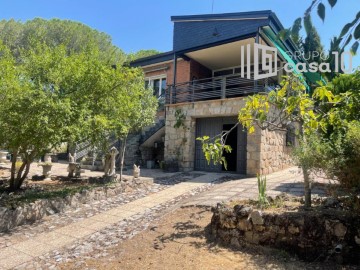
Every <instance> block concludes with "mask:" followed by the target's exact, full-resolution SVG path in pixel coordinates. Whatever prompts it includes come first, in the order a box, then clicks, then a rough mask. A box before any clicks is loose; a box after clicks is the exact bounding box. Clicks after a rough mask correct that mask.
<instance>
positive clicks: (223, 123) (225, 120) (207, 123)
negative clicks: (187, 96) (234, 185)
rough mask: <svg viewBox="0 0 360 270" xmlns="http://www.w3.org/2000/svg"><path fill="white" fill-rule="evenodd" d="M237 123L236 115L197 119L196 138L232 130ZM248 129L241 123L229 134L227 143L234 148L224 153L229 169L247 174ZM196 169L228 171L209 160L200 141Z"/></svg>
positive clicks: (196, 154) (197, 147)
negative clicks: (245, 129) (244, 128)
mask: <svg viewBox="0 0 360 270" xmlns="http://www.w3.org/2000/svg"><path fill="white" fill-rule="evenodd" d="M236 123H237V118H236V117H213V118H199V119H196V134H195V135H196V138H198V137H202V136H205V135H207V136H209V137H210V138H213V137H215V136H216V135H219V134H221V133H222V132H223V131H227V130H230V129H231V128H232V127H233V126H234V125H235V124H236ZM246 137H247V136H246V131H244V130H243V127H242V126H241V125H238V127H237V128H235V129H234V130H232V132H231V133H230V134H229V135H228V137H227V141H226V144H228V145H230V146H231V148H232V152H231V153H224V156H225V158H226V160H227V163H228V168H227V171H234V172H235V171H236V172H237V173H241V174H246ZM195 170H199V171H210V172H221V171H226V170H225V168H224V166H222V165H220V164H217V165H214V164H213V162H212V161H211V162H210V163H208V162H207V160H206V159H205V155H204V153H203V151H202V146H201V142H200V141H196V142H195Z"/></svg>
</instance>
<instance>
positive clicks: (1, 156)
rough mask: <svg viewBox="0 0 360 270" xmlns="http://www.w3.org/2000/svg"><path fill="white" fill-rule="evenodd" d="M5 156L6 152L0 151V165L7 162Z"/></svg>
mask: <svg viewBox="0 0 360 270" xmlns="http://www.w3.org/2000/svg"><path fill="white" fill-rule="evenodd" d="M7 154H8V152H6V151H0V163H1V164H4V163H7V162H8V160H7V159H6V156H7Z"/></svg>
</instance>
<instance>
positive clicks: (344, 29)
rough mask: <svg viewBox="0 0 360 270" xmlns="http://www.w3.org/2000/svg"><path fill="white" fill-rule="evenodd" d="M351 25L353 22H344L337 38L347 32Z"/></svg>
mask: <svg viewBox="0 0 360 270" xmlns="http://www.w3.org/2000/svg"><path fill="white" fill-rule="evenodd" d="M352 26H353V23H347V24H345V26H344V27H343V29H342V30H341V32H340V36H339V38H342V37H343V36H345V34H346V33H347V32H349V30H350V28H351V27H352Z"/></svg>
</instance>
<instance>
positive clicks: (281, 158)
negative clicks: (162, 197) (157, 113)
mask: <svg viewBox="0 0 360 270" xmlns="http://www.w3.org/2000/svg"><path fill="white" fill-rule="evenodd" d="M244 105H245V100H244V98H242V97H241V98H233V99H225V100H213V101H200V102H196V103H183V104H172V105H168V106H167V108H166V126H165V157H164V159H165V161H168V162H169V161H171V160H179V165H180V168H181V169H182V170H184V171H191V170H193V169H194V162H195V140H196V138H195V130H196V119H197V118H203V117H226V116H237V115H238V112H239V110H240V109H241V108H243V107H244ZM177 109H181V110H182V112H183V113H184V114H185V120H184V124H185V127H184V128H183V127H181V128H178V129H176V128H174V125H175V123H176V118H175V111H176V110H177ZM246 151H247V164H246V171H247V174H248V175H256V174H257V173H261V174H268V173H272V172H276V171H279V170H282V169H284V168H287V167H289V166H290V164H291V157H290V151H291V147H289V146H286V134H285V132H280V131H268V130H261V129H259V128H256V129H255V132H254V133H252V134H247V150H246Z"/></svg>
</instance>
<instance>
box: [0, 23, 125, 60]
mask: <svg viewBox="0 0 360 270" xmlns="http://www.w3.org/2000/svg"><path fill="white" fill-rule="evenodd" d="M0 40H1V41H2V42H3V44H4V45H6V46H8V47H9V48H10V50H11V52H12V53H13V54H14V56H16V57H19V55H20V51H21V50H29V49H31V48H32V47H33V45H34V43H35V44H36V43H37V42H42V43H45V44H46V45H48V46H49V47H51V48H54V47H57V46H59V45H65V47H66V49H67V52H68V53H69V54H71V53H80V52H83V51H85V50H86V48H87V47H89V46H90V45H91V46H93V47H94V46H95V47H96V48H97V49H98V50H99V53H100V58H101V59H102V60H103V61H104V62H106V63H108V64H109V65H115V64H116V65H121V64H122V63H123V62H124V61H125V60H126V55H125V53H124V52H123V51H121V50H120V49H119V48H117V47H116V46H114V45H113V44H112V41H111V37H110V36H109V35H107V34H105V33H103V32H99V31H97V30H95V29H92V28H90V27H88V26H86V25H84V24H82V23H79V22H74V21H70V20H60V19H51V20H44V19H41V18H35V19H33V20H29V21H26V22H25V23H23V22H20V21H15V20H13V19H11V20H8V21H6V20H2V21H0Z"/></svg>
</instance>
